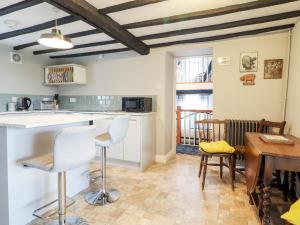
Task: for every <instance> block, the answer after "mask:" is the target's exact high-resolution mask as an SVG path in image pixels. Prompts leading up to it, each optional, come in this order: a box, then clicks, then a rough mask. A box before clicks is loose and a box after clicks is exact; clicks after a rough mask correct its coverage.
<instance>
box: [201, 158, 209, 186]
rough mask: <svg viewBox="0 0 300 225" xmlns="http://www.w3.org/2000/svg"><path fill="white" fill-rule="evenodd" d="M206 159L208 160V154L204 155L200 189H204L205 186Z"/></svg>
mask: <svg viewBox="0 0 300 225" xmlns="http://www.w3.org/2000/svg"><path fill="white" fill-rule="evenodd" d="M207 160H208V156H204V161H203V175H202V190H204V186H205V178H206V170H207Z"/></svg>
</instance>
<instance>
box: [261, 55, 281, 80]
mask: <svg viewBox="0 0 300 225" xmlns="http://www.w3.org/2000/svg"><path fill="white" fill-rule="evenodd" d="M282 68H283V59H268V60H265V66H264V71H265V72H264V78H265V79H281V78H282Z"/></svg>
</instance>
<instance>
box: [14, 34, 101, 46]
mask: <svg viewBox="0 0 300 225" xmlns="http://www.w3.org/2000/svg"><path fill="white" fill-rule="evenodd" d="M101 32H102V30H101V29H93V30H87V31H81V32H76V33H72V34H66V36H68V37H69V38H77V37H82V36H88V35H92V34H98V33H101ZM35 45H39V43H38V42H37V41H34V42H30V43H26V44H22V45H17V46H15V47H14V50H21V49H24V48H28V47H32V46H35Z"/></svg>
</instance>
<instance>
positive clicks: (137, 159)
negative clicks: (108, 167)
mask: <svg viewBox="0 0 300 225" xmlns="http://www.w3.org/2000/svg"><path fill="white" fill-rule="evenodd" d="M94 115H95V116H97V117H98V118H99V120H97V121H95V122H94V124H95V125H96V126H97V130H98V133H99V134H100V133H104V132H106V131H107V128H108V126H109V123H110V122H111V121H112V120H113V119H114V118H115V117H117V116H120V115H122V114H120V113H118V114H109V113H104V114H101V113H97V115H96V114H94ZM155 124H156V120H155V113H135V114H132V115H131V118H130V122H129V127H128V132H127V135H126V137H125V139H124V141H123V142H121V143H119V144H116V145H113V146H111V147H110V148H109V149H108V150H107V160H108V163H111V164H117V165H123V166H126V167H135V168H139V169H140V170H141V171H144V170H145V169H146V168H147V167H149V166H150V165H151V164H152V163H153V162H154V160H155V152H156V149H155V146H156V144H155Z"/></svg>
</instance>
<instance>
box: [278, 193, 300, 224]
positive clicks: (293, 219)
mask: <svg viewBox="0 0 300 225" xmlns="http://www.w3.org/2000/svg"><path fill="white" fill-rule="evenodd" d="M281 218H282V219H284V220H286V221H288V222H289V223H291V224H294V225H300V199H299V200H298V201H296V202H295V203H294V204H293V205H292V206H291V208H290V210H289V211H288V212H286V213H285V214H283V215H282V216H281Z"/></svg>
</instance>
